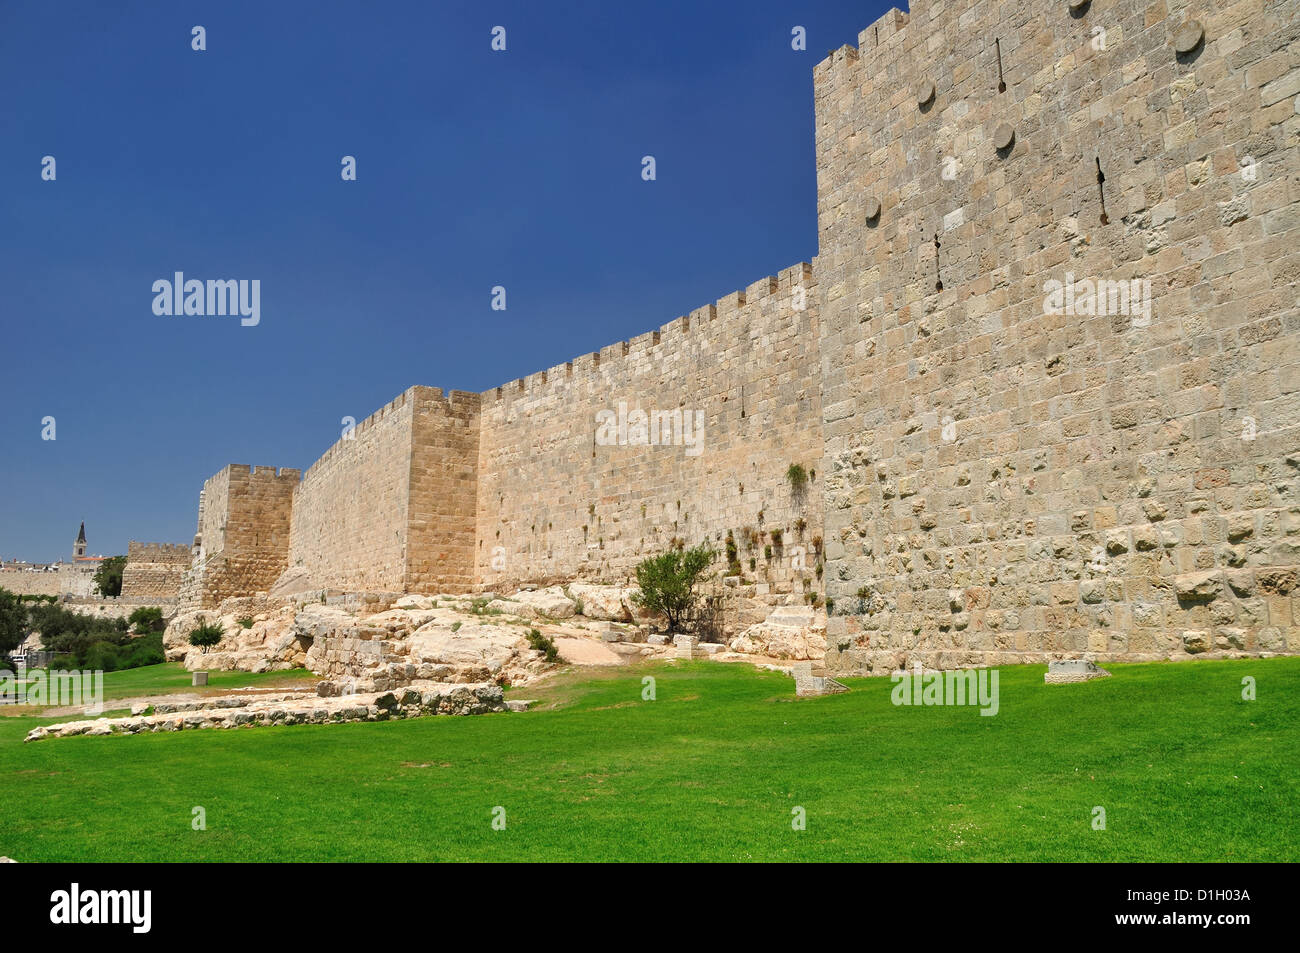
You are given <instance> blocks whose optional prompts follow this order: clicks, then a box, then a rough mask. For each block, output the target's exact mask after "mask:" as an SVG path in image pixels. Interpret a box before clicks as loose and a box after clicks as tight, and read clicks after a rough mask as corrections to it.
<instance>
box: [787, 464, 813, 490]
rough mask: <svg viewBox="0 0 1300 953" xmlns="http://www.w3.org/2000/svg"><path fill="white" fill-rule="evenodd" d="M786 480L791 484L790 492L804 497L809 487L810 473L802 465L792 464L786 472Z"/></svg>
mask: <svg viewBox="0 0 1300 953" xmlns="http://www.w3.org/2000/svg"><path fill="white" fill-rule="evenodd" d="M785 478H786V480H787V481H788V482H789V483H790V491H791V492H792V493H794V495H795V496H802V495H803V492H804V489H805V488H806V487H807V486H808V471H807V470H805V469H804V468H803V465H802V464H799V463H792V464H790V466H789V467H788V468H787V469H786V471H785Z"/></svg>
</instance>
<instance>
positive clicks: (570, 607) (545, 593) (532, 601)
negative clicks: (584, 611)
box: [510, 586, 578, 619]
mask: <svg viewBox="0 0 1300 953" xmlns="http://www.w3.org/2000/svg"><path fill="white" fill-rule="evenodd" d="M510 598H511V599H513V600H514V601H515V602H517V603H520V604H521V605H523V606H524V607H525V608H526V609H528V610H530V612H531V614H532V615H534V616H537V617H541V618H550V619H568V618H571V617H572V616H573V614H574V613H575V612H576V611H577V608H578V607H577V605H576V604H575V603H574V601H573V600H572V599H570V598H569V597H568V596H566V595H565V594H564V590H563V589H561V588H560V587H559V586H552V587H551V588H549V589H537V590H534V591H524V592H516V593H515V594H514V595H513V596H511V597H510Z"/></svg>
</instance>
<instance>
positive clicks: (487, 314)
mask: <svg viewBox="0 0 1300 953" xmlns="http://www.w3.org/2000/svg"><path fill="white" fill-rule="evenodd" d="M887 7H888V4H886V3H881V2H874V3H849V2H830V0H827V2H807V3H789V2H786V3H776V2H764V0H748V2H743V3H740V2H736V3H690V2H684V3H674V2H659V0H656V2H655V3H649V4H630V3H621V2H617V3H616V2H609V3H546V2H539V0H532V2H525V3H458V4H447V3H430V2H422V3H364V4H363V3H328V2H325V3H273V2H267V0H261V2H221V3H215V2H210V3H183V2H182V3H162V2H157V3H132V2H114V3H108V4H105V3H57V4H52V3H47V2H19V0H4V2H3V3H0V89H3V90H4V106H3V108H2V109H0V182H2V183H3V185H0V221H3V223H4V227H3V228H2V229H0V281H2V282H3V288H2V290H0V316H2V318H3V326H2V328H0V331H2V333H3V345H2V346H0V375H2V379H3V390H4V401H3V410H2V411H0V447H3V451H2V452H0V558H4V559H12V558H26V559H35V560H52V559H57V558H60V557H64V556H66V555H67V554H68V553H69V552H70V550H71V546H72V541H73V539H74V537H75V535H76V531H77V525H78V522H79V521H80V520H82V519H84V520H85V521H86V526H87V536H88V538H89V543H90V550H91V551H92V552H97V553H103V554H106V555H108V554H113V553H120V552H125V551H126V543H127V540H128V538H130V539H141V540H147V541H165V542H189V541H190V539H191V538H192V537H193V534H194V530H195V516H196V507H197V498H198V491H199V489H200V487H201V486H202V482H203V480H204V479H206V478H207V477H208V476H210V475H211V474H212V473H214V472H216V471H217V470H219V469H220V468H221V467H223V466H224V465H226V464H227V463H250V464H263V465H271V466H296V467H303V468H306V467H307V466H309V465H310V464H311V463H312V462H313V461H314V460H315V459H316V458H317V457H318V456H319V455H320V454H321V453H322V452H323V451H324V450H325V449H326V448H327V447H328V446H329V445H330V444H332V443H333V442H334V441H335V440H336V439H337V437H338V434H339V430H340V427H341V424H340V419H341V418H342V417H344V416H345V415H351V416H353V417H355V418H356V419H357V420H360V419H362V418H364V417H366V416H367V415H368V414H370V413H371V412H372V411H374V410H375V409H377V408H378V407H380V406H382V405H383V404H384V403H386V402H387V401H389V400H391V399H392V398H393V397H394V396H396V395H397V394H399V393H400V392H401V391H403V390H404V389H406V388H407V387H408V386H410V385H412V384H428V385H432V386H438V387H443V388H445V389H451V388H456V389H462V390H471V391H483V390H486V389H488V388H490V387H494V386H496V385H498V384H502V383H505V382H507V381H509V380H512V379H514V378H516V377H521V376H524V375H526V374H529V373H531V372H533V371H536V370H541V369H544V368H547V367H550V366H552V365H555V364H558V363H561V362H563V361H566V360H568V359H570V358H572V357H574V356H576V355H578V354H583V353H587V352H590V351H593V350H596V349H598V348H599V347H601V346H602V345H604V344H608V343H611V342H614V341H619V340H623V339H626V338H628V337H631V336H634V335H636V334H640V333H642V332H644V331H647V330H650V329H653V328H656V327H658V326H659V325H661V324H664V323H666V322H668V321H670V320H672V319H673V318H675V317H677V316H678V315H681V314H685V313H687V312H689V311H690V310H691V309H693V308H696V307H699V306H700V305H703V304H706V303H708V302H710V301H713V300H715V299H717V298H719V297H722V296H723V295H726V294H728V293H729V292H731V291H733V290H735V289H737V288H743V287H744V286H745V285H747V284H749V283H751V282H753V281H755V280H757V279H759V278H762V277H763V276H765V275H768V274H774V273H775V272H777V271H778V270H780V269H782V268H785V267H787V266H789V265H792V264H794V263H795V262H798V261H801V260H809V259H811V258H812V257H813V256H814V255H815V254H816V252H817V232H816V170H815V165H814V151H813V98H812V96H813V93H812V70H813V67H814V66H815V65H816V64H817V63H818V62H819V61H820V60H821V59H823V58H824V57H825V56H826V54H827V52H828V51H829V50H831V49H833V48H836V47H838V46H840V45H842V44H844V43H855V42H856V38H857V33H858V31H859V30H861V29H863V28H865V27H866V26H868V25H869V24H870V23H872V22H873V21H874V20H875V19H876V18H877V17H878V16H879V15H880V13H881V12H883V10H884V9H886V8H887ZM196 24H201V25H202V26H204V27H205V29H206V33H207V36H206V40H207V49H206V51H204V52H195V51H193V50H192V49H191V46H190V44H191V28H192V27H193V26H194V25H196ZM496 25H502V26H504V27H505V28H506V40H507V47H508V49H507V51H506V52H505V53H495V52H493V51H492V50H491V49H490V41H491V30H492V27H493V26H496ZM795 25H801V26H804V27H805V28H806V29H807V36H808V49H807V51H806V52H796V51H793V50H791V48H790V35H791V29H792V27H794V26H795ZM47 155H51V156H54V158H55V161H56V163H57V165H56V170H57V179H56V180H55V181H53V182H47V181H42V179H41V161H42V157H44V156H47ZM344 155H352V156H355V157H356V160H357V180H356V181H355V182H344V181H342V180H341V178H340V174H339V173H340V168H341V166H340V160H341V158H342V157H343V156H344ZM643 155H653V156H655V158H656V162H657V174H658V178H657V180H656V181H654V182H644V181H642V179H641V175H640V173H641V157H642V156H643ZM175 271H182V272H184V273H185V274H186V276H187V277H193V278H200V279H207V278H243V279H259V280H260V282H261V323H260V324H259V325H258V326H256V327H241V326H240V324H239V321H238V319H237V318H229V317H226V318H222V317H194V316H190V317H159V316H156V315H155V314H154V313H153V310H152V302H153V293H152V290H151V289H152V285H153V282H154V281H155V280H157V279H160V278H167V279H170V278H171V276H172V273H173V272H175ZM495 285H502V286H504V287H505V288H506V291H507V303H508V308H507V310H506V311H505V312H498V311H493V310H491V308H490V295H491V289H492V287H493V286H495ZM46 416H52V417H54V418H55V421H56V439H55V440H53V441H48V440H42V439H41V434H42V424H41V421H42V418H44V417H46Z"/></svg>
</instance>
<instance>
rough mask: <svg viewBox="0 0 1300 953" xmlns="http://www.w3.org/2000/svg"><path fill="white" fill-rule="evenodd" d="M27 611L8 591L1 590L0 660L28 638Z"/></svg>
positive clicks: (20, 601)
mask: <svg viewBox="0 0 1300 953" xmlns="http://www.w3.org/2000/svg"><path fill="white" fill-rule="evenodd" d="M27 631H28V630H27V609H26V607H25V606H24V605H23V603H22V600H21V599H20V598H19V597H18V596H16V595H14V594H13V593H12V592H10V591H9V590H8V589H0V658H5V657H6V656H7V655H8V654H9V653H10V652H12V651H13V650H14V649H16V648H18V645H19V643H21V642H22V640H23V639H25V638H27Z"/></svg>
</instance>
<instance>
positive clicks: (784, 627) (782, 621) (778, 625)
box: [731, 606, 826, 660]
mask: <svg viewBox="0 0 1300 953" xmlns="http://www.w3.org/2000/svg"><path fill="white" fill-rule="evenodd" d="M731 649H732V651H735V652H743V653H745V654H747V655H764V656H767V657H769V658H782V659H816V660H821V659H822V658H824V657H825V656H826V616H825V615H824V614H823V613H821V612H819V611H817V610H814V609H813V608H812V607H811V606H781V607H779V608H777V609H775V610H773V612H772V614H771V615H769V616H768V617H767V619H766V620H765V621H763V622H760V623H758V624H757V625H752V626H750V627H749V628H747V629H745V630H744V631H743V632H741V633H740V635H738V636H736V637H735V638H734V639H732V640H731Z"/></svg>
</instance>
